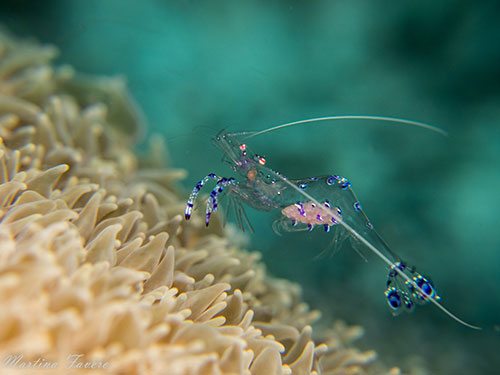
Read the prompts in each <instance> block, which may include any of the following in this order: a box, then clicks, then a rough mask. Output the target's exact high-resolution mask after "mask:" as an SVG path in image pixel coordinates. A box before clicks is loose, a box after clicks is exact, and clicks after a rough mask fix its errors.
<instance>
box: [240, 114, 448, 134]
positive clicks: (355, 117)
mask: <svg viewBox="0 0 500 375" xmlns="http://www.w3.org/2000/svg"><path fill="white" fill-rule="evenodd" d="M330 120H377V121H388V122H395V123H398V124H404V125H411V126H417V127H419V128H424V129H428V130H431V131H433V132H436V133H439V134H441V135H444V136H445V137H446V136H448V133H447V132H446V131H444V130H443V129H440V128H438V127H436V126H433V125H430V124H426V123H425V122H420V121H413V120H408V119H404V118H398V117H389V116H368V115H367V116H364V115H341V116H326V117H315V118H310V119H305V120H300V121H293V122H287V123H286V124H281V125H276V126H273V127H272V128H268V129H264V130H260V131H258V132H255V133H252V132H249V133H250V134H251V135H249V136H247V137H245V138H244V139H248V138H252V137H255V136H257V135H261V134H264V133H269V132H272V131H275V130H278V129H281V128H287V127H289V126H295V125H301V124H307V123H316V122H320V121H330Z"/></svg>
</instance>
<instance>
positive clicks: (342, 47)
mask: <svg viewBox="0 0 500 375" xmlns="http://www.w3.org/2000/svg"><path fill="white" fill-rule="evenodd" d="M498 14H500V5H499V3H498V2H495V1H481V2H466V1H455V2H453V3H441V4H438V3H436V2H431V1H423V2H418V4H417V3H414V2H410V1H402V2H387V1H386V2H371V1H357V2H350V1H326V0H325V1H315V2H311V1H290V0H289V1H250V0H248V1H245V0H242V1H212V2H195V1H159V0H156V1H153V0H152V1H144V2H142V1H132V0H131V1H124V0H121V1H119V0H114V1H111V0H87V1H73V0H70V1H65V0H48V1H44V2H39V1H26V0H17V1H14V0H4V1H3V2H2V3H1V5H0V23H1V24H3V25H5V26H7V27H8V28H9V29H10V30H12V31H13V32H15V33H16V34H17V35H19V36H28V37H31V36H33V37H35V38H37V39H38V40H40V41H41V42H43V43H52V44H55V45H57V46H58V47H59V48H60V50H61V56H60V60H61V61H64V62H67V63H70V64H71V65H73V66H74V67H75V68H76V69H77V70H78V71H84V72H88V73H89V74H106V75H122V76H125V77H126V79H127V82H128V86H129V89H130V91H131V93H132V95H133V96H134V98H136V100H137V102H138V104H139V105H140V106H141V107H142V108H143V110H144V115H145V119H147V123H148V129H147V134H151V133H159V134H161V135H162V136H163V137H165V139H166V141H167V145H168V148H169V150H170V153H171V159H172V161H173V163H174V165H175V166H177V167H182V168H185V169H187V170H188V172H189V176H188V178H186V180H185V181H184V183H185V188H186V193H187V192H188V191H189V190H190V189H191V188H192V186H193V185H194V184H195V183H196V182H197V181H198V180H199V179H200V178H202V177H203V176H205V175H206V174H208V173H210V172H213V173H217V174H219V175H223V176H230V175H231V171H230V170H229V169H228V168H227V167H226V166H225V165H224V164H223V163H221V154H220V152H219V150H217V149H216V148H215V147H214V146H213V145H212V142H211V137H212V136H214V135H215V133H216V132H217V131H218V130H220V129H222V128H226V129H228V130H231V131H244V130H260V129H263V128H265V127H269V126H273V125H277V124H280V123H283V122H288V121H294V120H299V119H303V118H308V117H317V116H325V115H337V114H373V115H387V116H397V117H404V118H411V119H415V120H419V121H424V122H428V123H432V124H434V125H437V126H439V127H442V128H444V129H446V130H447V131H448V132H449V137H447V138H445V137H441V136H439V135H437V134H435V133H431V132H428V131H424V130H422V129H416V128H411V127H401V126H392V125H387V124H382V123H379V122H366V121H365V122H358V121H349V122H341V121H338V122H334V123H328V124H327V123H323V124H318V125H315V126H312V127H296V128H289V129H286V130H283V131H280V132H275V133H270V134H267V135H264V136H262V137H260V138H255V140H252V141H251V142H250V143H249V147H250V148H252V149H253V150H254V151H255V152H258V153H260V154H263V155H265V156H266V158H267V160H268V165H269V166H270V167H272V168H273V169H276V170H278V171H280V172H282V173H283V174H284V175H286V176H288V177H289V178H302V177H312V176H319V175H326V174H340V175H342V176H345V177H347V178H349V179H350V181H351V182H352V184H353V189H354V191H355V192H356V194H357V196H358V198H359V199H360V201H361V202H362V204H363V206H364V209H365V211H366V213H367V215H368V216H369V217H370V219H371V220H372V222H373V223H374V225H375V227H376V228H377V229H378V231H379V233H380V234H381V235H382V237H383V238H384V239H385V240H386V241H387V242H388V243H389V244H390V245H391V247H392V248H393V249H394V250H395V251H396V252H397V253H398V254H399V255H400V256H401V257H402V258H404V259H406V260H407V261H408V262H409V263H412V264H414V265H416V266H417V268H418V270H419V271H420V272H422V273H423V274H425V275H428V276H430V277H431V278H432V280H433V282H434V284H435V286H436V288H437V291H438V293H439V295H440V296H441V297H442V302H443V304H444V305H445V306H446V307H447V308H449V309H450V310H451V311H452V312H454V313H456V314H457V315H458V316H460V317H461V318H463V319H464V320H466V321H468V322H471V323H473V324H477V325H480V326H483V327H486V328H487V330H485V331H483V332H476V331H473V330H470V329H468V328H465V327H463V326H460V325H459V324H458V323H456V322H455V321H453V320H451V319H449V318H448V317H446V316H445V315H443V314H442V313H441V312H439V311H438V310H437V309H436V308H433V307H431V306H429V307H423V308H418V309H417V311H416V312H415V313H414V314H412V315H406V316H399V317H397V318H393V317H392V316H391V315H390V313H389V312H388V311H387V307H386V306H385V305H386V302H385V299H384V296H383V291H384V290H385V281H386V275H387V272H386V270H385V267H384V265H383V264H381V262H380V261H379V260H378V259H375V257H373V256H372V254H369V253H368V251H365V252H364V254H365V256H366V257H367V258H368V260H369V261H368V262H364V261H363V259H362V258H360V257H359V256H358V255H357V254H356V253H355V252H353V251H351V249H350V244H349V243H348V242H346V244H345V245H344V246H343V248H342V251H338V252H336V253H335V254H333V256H332V257H326V258H321V259H319V260H318V259H315V256H316V255H318V254H319V253H321V251H322V250H323V249H325V248H326V247H327V246H329V242H330V237H329V236H328V235H327V234H324V233H322V232H321V231H320V230H316V231H314V232H312V233H304V232H299V233H287V234H284V235H282V236H277V235H276V234H275V233H274V232H273V231H272V229H271V224H272V222H273V220H275V219H276V218H277V216H273V215H274V214H268V213H262V212H251V211H249V216H250V219H251V221H252V223H253V225H254V228H255V229H256V232H255V234H253V235H249V240H250V245H249V246H250V247H251V248H253V249H259V250H261V251H262V253H263V258H264V261H265V262H266V264H267V267H268V269H269V270H270V271H271V273H273V274H274V275H276V276H279V277H285V278H288V279H290V280H293V281H295V282H298V283H300V284H301V285H302V287H303V290H304V298H305V299H306V301H308V302H309V303H310V304H311V305H312V307H314V308H318V309H320V310H322V312H323V322H324V324H325V326H327V325H329V324H330V323H331V321H332V320H333V319H334V318H335V319H338V318H342V319H344V320H346V321H347V322H349V323H356V324H360V325H362V326H364V327H365V329H366V335H365V339H364V340H363V344H364V345H366V347H373V348H375V349H377V351H378V352H379V354H380V356H381V357H382V358H383V359H384V361H385V362H387V363H393V364H397V365H399V366H401V367H402V368H403V370H404V369H405V368H409V367H411V366H412V361H413V363H422V364H423V366H424V367H426V368H428V370H429V373H431V374H456V375H460V374H471V373H474V374H493V373H498V371H500V359H499V357H498V355H497V354H496V353H498V349H499V348H500V336H499V334H498V331H497V332H494V331H493V330H492V327H493V326H495V325H497V327H498V324H500V298H499V297H498V296H499V295H500V292H499V290H498V289H499V286H500V273H499V269H500V251H499V250H500V238H499V236H498V228H499V225H500V218H499V216H498V211H499V209H500V194H499V191H500V173H499V165H500V125H499V122H500V120H499V118H500V47H499V46H500V25H499V24H498V21H497V17H498ZM147 134H144V135H143V140H144V139H145V136H146V135H147ZM142 147H144V146H142ZM319 199H321V197H319ZM202 209H203V208H202ZM276 215H277V214H276Z"/></svg>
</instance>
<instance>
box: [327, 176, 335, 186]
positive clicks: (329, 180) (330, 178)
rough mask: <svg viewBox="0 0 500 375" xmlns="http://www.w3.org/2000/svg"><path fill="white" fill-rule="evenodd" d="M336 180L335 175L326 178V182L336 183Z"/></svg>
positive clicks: (328, 183) (329, 183)
mask: <svg viewBox="0 0 500 375" xmlns="http://www.w3.org/2000/svg"><path fill="white" fill-rule="evenodd" d="M335 180H336V178H335V176H331V177H328V178H327V180H326V184H327V185H333V184H334V183H335Z"/></svg>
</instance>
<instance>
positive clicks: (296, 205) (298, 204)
mask: <svg viewBox="0 0 500 375" xmlns="http://www.w3.org/2000/svg"><path fill="white" fill-rule="evenodd" d="M295 207H297V211H299V214H300V216H306V212H305V211H304V205H303V204H302V202H297V203H295Z"/></svg>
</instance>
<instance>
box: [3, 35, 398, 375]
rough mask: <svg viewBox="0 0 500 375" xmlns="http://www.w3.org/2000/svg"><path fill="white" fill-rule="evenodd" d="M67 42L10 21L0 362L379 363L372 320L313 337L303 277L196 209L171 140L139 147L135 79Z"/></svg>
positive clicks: (181, 366)
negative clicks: (33, 34) (14, 30)
mask: <svg viewBox="0 0 500 375" xmlns="http://www.w3.org/2000/svg"><path fill="white" fill-rule="evenodd" d="M56 54H57V50H56V49H55V48H54V47H44V46H39V45H38V44H36V43H34V42H27V41H20V40H17V39H14V38H13V37H11V36H7V35H6V34H3V35H0V137H1V140H2V141H1V144H0V238H1V240H0V241H1V242H0V303H1V305H2V308H1V309H0V321H2V325H1V326H0V358H2V361H3V364H2V365H3V366H4V368H3V369H2V371H6V369H9V371H10V372H11V373H18V372H19V371H20V370H19V369H21V368H22V369H23V370H24V372H23V373H26V372H27V371H28V370H30V371H37V370H38V371H41V368H44V367H51V366H52V369H51V372H50V373H59V372H60V373H67V368H66V367H67V366H68V364H69V363H70V362H68V356H71V355H80V354H81V355H82V357H79V358H77V359H78V360H77V361H75V362H73V363H72V368H75V367H78V366H82V365H83V363H84V362H86V363H87V365H88V366H90V365H92V366H93V368H85V372H82V373H85V374H101V373H109V374H154V375H160V374H166V375H182V374H186V375H187V374H255V375H256V374H262V375H272V374H294V375H296V374H297V375H299V374H310V373H320V372H321V373H322V374H361V373H369V372H370V371H376V370H378V369H377V368H376V367H374V365H372V362H374V360H375V357H376V355H375V353H374V352H373V351H368V352H360V351H359V350H357V349H355V348H353V347H352V346H351V345H350V343H351V341H353V340H354V339H355V338H357V337H358V336H359V335H360V333H361V330H360V328H359V327H347V326H345V325H342V324H337V325H336V326H335V327H334V328H333V329H332V330H331V331H330V332H327V333H325V338H324V342H323V343H319V344H315V342H314V340H313V338H312V329H311V324H312V323H313V322H314V321H315V320H316V319H318V316H319V314H318V313H317V312H315V311H310V310H309V309H308V307H307V305H306V304H304V303H303V302H302V301H301V298H300V288H298V287H297V286H296V285H294V284H292V283H290V282H287V281H284V280H277V279H273V278H271V277H269V276H267V275H266V272H265V269H264V266H263V264H262V263H260V262H259V256H258V253H251V252H246V251H244V250H242V249H240V248H239V247H238V246H236V245H234V244H232V242H231V238H230V236H229V235H228V234H227V232H225V231H224V230H223V229H222V228H221V227H220V226H219V227H218V228H216V229H214V230H212V232H207V231H206V230H205V229H202V225H201V220H200V219H198V220H196V219H195V220H194V223H185V222H184V221H183V220H182V219H181V216H180V215H179V214H180V213H181V212H182V210H183V201H182V200H181V199H180V198H179V192H178V191H177V188H176V186H175V182H176V180H178V179H179V178H181V177H182V176H183V175H184V171H182V170H176V169H173V168H168V167H166V166H164V165H162V157H161V155H160V151H159V150H161V147H160V146H161V145H158V144H153V145H152V150H153V152H152V155H151V156H150V157H149V158H147V159H144V160H139V159H138V157H137V156H136V155H135V154H134V153H133V152H132V143H131V142H132V141H133V139H132V137H130V136H129V135H127V134H137V133H138V132H140V129H141V124H140V122H141V118H142V117H141V116H140V115H138V114H137V112H136V111H135V110H134V108H135V106H134V104H133V102H132V101H131V99H130V97H129V96H128V95H127V94H126V91H124V86H123V84H122V81H121V80H120V79H116V78H115V79H107V80H102V79H100V80H93V79H91V78H87V79H86V80H85V83H84V84H83V83H82V79H80V80H79V78H78V77H75V73H74V72H73V71H72V69H71V68H69V67H64V66H63V67H61V68H55V67H54V66H52V65H51V59H52V58H54V56H56ZM113 82H114V83H113ZM105 83H108V84H109V85H107V84H105ZM93 92H95V95H92V93H93ZM95 97H97V98H98V99H99V100H100V101H103V102H92V100H93V99H92V98H95ZM89 98H90V99H89ZM122 123H123V124H124V125H123V126H124V127H125V128H126V131H124V130H123V129H122V128H121V127H120V124H122ZM72 359H75V358H74V357H73V358H72ZM29 366H31V368H28V367H29ZM375 366H376V365H375ZM82 371H83V369H82ZM397 372H398V370H397V369H393V370H392V372H391V373H393V374H395V373H397ZM2 373H3V372H2Z"/></svg>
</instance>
